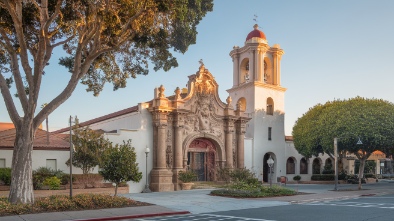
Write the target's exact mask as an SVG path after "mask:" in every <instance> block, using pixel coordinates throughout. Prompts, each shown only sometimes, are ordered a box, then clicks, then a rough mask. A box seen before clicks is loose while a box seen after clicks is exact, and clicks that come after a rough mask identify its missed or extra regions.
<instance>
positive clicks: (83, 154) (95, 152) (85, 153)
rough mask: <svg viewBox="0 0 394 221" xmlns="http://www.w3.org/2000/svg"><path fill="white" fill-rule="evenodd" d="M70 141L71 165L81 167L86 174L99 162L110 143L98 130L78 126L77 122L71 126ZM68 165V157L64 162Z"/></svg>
mask: <svg viewBox="0 0 394 221" xmlns="http://www.w3.org/2000/svg"><path fill="white" fill-rule="evenodd" d="M72 142H73V145H74V149H75V151H74V153H73V166H74V167H77V168H81V169H82V173H83V174H88V173H89V172H90V171H92V170H93V169H94V167H96V166H97V165H99V164H100V159H101V155H102V154H103V152H104V151H105V149H106V148H108V147H109V146H111V145H112V143H111V142H110V141H109V140H108V139H105V138H104V135H103V134H102V133H100V132H97V131H94V130H92V129H90V128H89V127H85V128H80V127H79V125H78V124H77V125H76V126H75V127H74V128H73V136H72ZM66 164H67V166H70V159H69V160H67V162H66Z"/></svg>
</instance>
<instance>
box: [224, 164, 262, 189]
mask: <svg viewBox="0 0 394 221" xmlns="http://www.w3.org/2000/svg"><path fill="white" fill-rule="evenodd" d="M229 176H230V178H231V180H232V181H233V182H241V181H242V182H246V183H248V184H251V185H256V184H258V183H259V180H258V179H257V178H256V175H255V174H254V173H253V172H252V171H250V170H249V169H246V168H242V169H238V168H236V169H233V170H231V171H230V173H229Z"/></svg>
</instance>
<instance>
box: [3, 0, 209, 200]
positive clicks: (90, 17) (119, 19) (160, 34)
mask: <svg viewBox="0 0 394 221" xmlns="http://www.w3.org/2000/svg"><path fill="white" fill-rule="evenodd" d="M212 8H213V0H168V1H164V0H96V1H83V0H53V1H48V0H14V1H4V0H0V91H1V94H2V97H3V99H4V103H5V105H6V108H7V111H8V114H9V116H10V118H11V120H12V122H13V123H14V125H15V129H16V138H15V145H14V151H13V159H12V184H11V188H10V194H9V201H10V202H11V203H13V204H16V203H32V202H33V201H34V195H33V184H32V166H31V165H32V156H31V155H32V150H33V141H34V135H35V132H36V130H37V128H38V127H39V125H40V124H41V123H42V122H43V121H44V120H45V119H46V117H47V116H48V115H49V114H50V113H52V112H53V111H54V110H55V109H56V108H58V107H59V106H60V105H61V104H62V103H64V102H65V101H66V100H67V99H68V98H69V97H70V96H71V94H72V92H73V91H74V89H75V88H76V86H77V84H78V82H81V83H82V84H85V85H87V87H88V89H87V91H92V92H93V93H94V95H95V96H97V95H98V94H99V92H100V91H101V90H102V89H103V87H104V84H105V83H107V82H108V83H112V84H113V87H114V90H116V89H118V88H123V87H126V80H127V79H128V78H130V77H133V78H135V77H136V76H137V75H138V74H143V75H146V74H148V69H149V68H148V64H149V62H151V63H152V64H153V66H154V67H153V69H154V70H155V71H157V70H159V69H163V70H165V71H168V70H169V69H170V68H172V67H176V66H177V65H178V63H177V61H176V59H175V57H173V55H172V54H171V50H174V51H176V52H181V53H184V52H186V51H187V49H188V46H189V45H190V44H195V42H196V36H197V30H196V26H197V25H198V24H199V22H200V21H201V20H202V18H203V17H204V16H205V15H206V13H207V12H209V11H212ZM55 48H62V49H63V50H64V51H65V53H67V54H68V56H67V57H63V58H61V59H60V62H59V64H60V65H62V66H64V67H66V68H68V70H69V72H70V73H71V74H70V79H69V81H67V85H66V86H65V88H64V89H63V90H62V91H61V92H60V93H59V94H55V95H54V98H53V100H51V101H48V104H47V105H46V106H45V107H43V108H42V109H41V110H37V105H38V104H37V101H38V98H39V94H40V89H41V86H43V85H42V83H43V82H44V81H43V80H42V78H43V76H44V75H48V74H59V73H58V72H56V73H46V72H45V71H44V69H45V67H46V66H48V65H49V64H50V61H51V57H52V55H53V54H54V52H55V51H54V50H55ZM11 86H15V88H16V93H17V97H18V98H13V96H12V93H11V91H10V87H11ZM14 99H15V100H14ZM17 101H19V103H20V106H21V108H22V113H18V110H17V105H16V102H17ZM36 111H37V112H36Z"/></svg>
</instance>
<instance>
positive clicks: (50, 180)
mask: <svg viewBox="0 0 394 221" xmlns="http://www.w3.org/2000/svg"><path fill="white" fill-rule="evenodd" d="M42 184H43V185H45V186H49V189H50V190H58V189H60V179H59V178H57V177H55V176H53V177H47V178H46V179H45V180H44V182H43V183H42Z"/></svg>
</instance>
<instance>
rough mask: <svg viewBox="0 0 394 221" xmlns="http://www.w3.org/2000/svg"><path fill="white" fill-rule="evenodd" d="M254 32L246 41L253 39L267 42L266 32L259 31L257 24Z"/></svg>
mask: <svg viewBox="0 0 394 221" xmlns="http://www.w3.org/2000/svg"><path fill="white" fill-rule="evenodd" d="M253 28H254V30H253V31H251V32H250V33H249V34H248V36H247V37H246V41H248V40H250V39H252V38H260V39H264V40H265V41H266V40H267V39H266V37H265V34H264V32H262V31H260V30H259V26H258V25H257V24H255V25H254V26H253Z"/></svg>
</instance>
